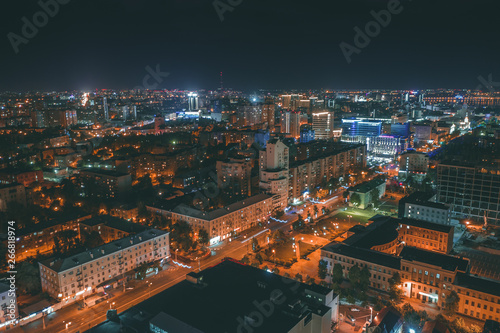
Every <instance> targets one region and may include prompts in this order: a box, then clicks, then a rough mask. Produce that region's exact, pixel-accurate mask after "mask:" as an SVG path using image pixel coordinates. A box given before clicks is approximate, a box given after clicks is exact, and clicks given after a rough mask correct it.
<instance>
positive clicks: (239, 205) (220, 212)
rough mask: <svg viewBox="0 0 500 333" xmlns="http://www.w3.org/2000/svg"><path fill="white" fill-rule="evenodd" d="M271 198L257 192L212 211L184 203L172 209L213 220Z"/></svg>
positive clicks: (183, 213)
mask: <svg viewBox="0 0 500 333" xmlns="http://www.w3.org/2000/svg"><path fill="white" fill-rule="evenodd" d="M271 198H272V197H271V196H270V195H267V194H264V193H261V194H257V195H254V196H252V197H249V198H247V199H245V200H241V201H238V202H235V203H233V204H231V205H229V206H227V207H224V208H219V209H216V210H213V211H211V212H204V211H201V210H199V209H196V208H193V207H190V206H187V205H184V204H180V205H179V206H177V207H175V208H174V209H173V210H172V212H174V213H177V214H181V215H187V216H190V217H195V218H199V219H202V220H206V221H211V220H214V219H217V218H219V217H222V216H224V215H227V214H230V213H232V212H235V211H237V210H240V209H243V208H245V207H248V206H251V205H253V204H256V203H258V202H261V201H265V200H271Z"/></svg>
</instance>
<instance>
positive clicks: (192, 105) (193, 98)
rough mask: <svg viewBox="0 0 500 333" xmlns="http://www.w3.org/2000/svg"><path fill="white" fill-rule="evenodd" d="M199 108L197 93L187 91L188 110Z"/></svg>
mask: <svg viewBox="0 0 500 333" xmlns="http://www.w3.org/2000/svg"><path fill="white" fill-rule="evenodd" d="M199 109H200V105H199V100H198V94H196V93H189V94H188V110H189V111H197V110H199Z"/></svg>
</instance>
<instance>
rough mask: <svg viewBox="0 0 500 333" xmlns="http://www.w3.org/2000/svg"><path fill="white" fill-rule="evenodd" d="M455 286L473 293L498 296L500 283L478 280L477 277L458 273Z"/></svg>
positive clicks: (499, 294) (483, 279)
mask: <svg viewBox="0 0 500 333" xmlns="http://www.w3.org/2000/svg"><path fill="white" fill-rule="evenodd" d="M454 284H455V285H457V286H460V287H464V288H468V289H472V290H475V291H479V292H483V293H487V294H491V295H495V296H500V281H498V280H490V279H485V278H480V277H477V276H473V275H469V274H464V273H458V274H457V278H456V280H455V283H454Z"/></svg>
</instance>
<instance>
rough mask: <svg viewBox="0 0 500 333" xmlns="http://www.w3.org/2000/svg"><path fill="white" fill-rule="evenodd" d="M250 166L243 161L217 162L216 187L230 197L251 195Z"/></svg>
mask: <svg viewBox="0 0 500 333" xmlns="http://www.w3.org/2000/svg"><path fill="white" fill-rule="evenodd" d="M251 173H252V164H251V162H249V161H246V160H245V159H234V158H230V159H229V160H226V161H217V186H218V187H219V188H220V189H223V191H224V193H227V194H230V195H242V196H251V195H252V183H251V180H252V179H251V178H252V177H251V176H252V175H251Z"/></svg>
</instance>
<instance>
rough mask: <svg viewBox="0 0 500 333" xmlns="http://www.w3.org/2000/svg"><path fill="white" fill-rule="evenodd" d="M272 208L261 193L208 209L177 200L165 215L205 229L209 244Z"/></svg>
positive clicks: (263, 216) (261, 220) (263, 218)
mask: <svg viewBox="0 0 500 333" xmlns="http://www.w3.org/2000/svg"><path fill="white" fill-rule="evenodd" d="M150 210H151V211H153V212H155V213H156V214H162V215H168V214H163V213H162V212H161V210H160V209H157V210H155V209H154V208H151V209H150ZM272 211H273V200H272V197H271V196H269V195H267V194H263V193H262V194H257V195H254V196H252V197H250V198H247V199H245V200H241V201H238V202H236V203H234V204H231V205H229V206H227V207H224V208H219V209H216V210H213V211H211V212H204V211H201V210H199V209H196V208H193V207H189V206H187V205H184V204H181V205H179V206H177V207H175V208H174V209H173V210H172V211H171V212H170V214H169V215H171V217H172V222H173V223H176V222H179V221H185V222H187V223H189V224H190V225H191V227H192V228H193V230H199V229H205V230H206V231H207V232H208V235H209V237H210V244H216V243H218V242H220V241H223V240H226V239H228V238H231V237H232V236H233V235H235V234H237V233H239V232H241V231H244V230H246V229H249V228H251V227H254V226H256V225H258V224H259V223H264V222H267V219H268V218H269V216H270V215H271V213H272Z"/></svg>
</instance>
